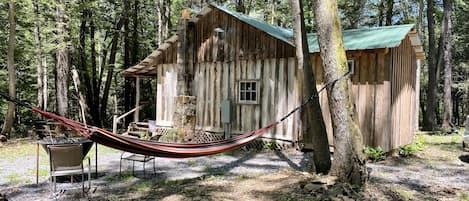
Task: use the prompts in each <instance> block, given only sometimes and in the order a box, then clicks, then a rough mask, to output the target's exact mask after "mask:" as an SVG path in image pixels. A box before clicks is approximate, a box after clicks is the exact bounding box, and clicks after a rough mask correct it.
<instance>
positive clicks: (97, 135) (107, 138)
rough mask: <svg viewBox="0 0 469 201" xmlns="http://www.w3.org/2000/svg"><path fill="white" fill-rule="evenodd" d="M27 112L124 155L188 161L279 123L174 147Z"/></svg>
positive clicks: (234, 145)
mask: <svg viewBox="0 0 469 201" xmlns="http://www.w3.org/2000/svg"><path fill="white" fill-rule="evenodd" d="M31 110H32V111H33V112H36V113H39V114H41V115H42V116H44V117H46V118H49V119H53V120H55V121H57V122H59V123H61V124H62V125H64V126H65V127H68V128H70V129H72V130H74V131H76V132H77V133H79V134H81V135H82V136H84V137H85V138H88V139H90V140H92V141H95V142H97V143H99V144H102V145H105V146H108V147H112V148H115V149H119V150H123V151H127V152H132V153H137V154H143V155H149V156H157V157H165V158H190V157H199V156H207V155H212V154H217V153H221V152H224V151H228V150H231V149H235V148H237V147H240V146H243V145H245V144H247V143H249V142H251V141H253V140H254V139H256V138H257V137H259V136H261V135H262V134H264V133H265V132H266V131H268V130H269V129H272V128H273V127H275V126H276V125H277V124H279V122H280V121H276V122H274V123H272V124H270V125H268V126H266V127H263V128H260V129H258V130H255V131H252V132H249V133H245V134H243V135H240V136H237V137H234V138H230V139H227V140H221V141H215V142H209V143H197V144H176V143H163V142H155V141H146V140H140V139H136V138H130V137H125V136H122V135H118V134H114V133H112V132H109V131H107V130H104V129H102V128H98V127H94V126H87V125H84V124H82V123H80V122H77V121H75V120H72V119H68V118H65V117H62V116H59V115H56V114H53V113H50V112H45V111H42V110H40V109H38V108H35V107H31Z"/></svg>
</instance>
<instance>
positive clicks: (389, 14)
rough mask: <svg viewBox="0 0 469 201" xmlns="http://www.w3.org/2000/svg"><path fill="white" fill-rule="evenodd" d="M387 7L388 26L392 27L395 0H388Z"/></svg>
mask: <svg viewBox="0 0 469 201" xmlns="http://www.w3.org/2000/svg"><path fill="white" fill-rule="evenodd" d="M386 3H387V5H386V9H387V10H386V26H389V25H392V16H393V8H394V0H388V1H387V2H386Z"/></svg>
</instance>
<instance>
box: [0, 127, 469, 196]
mask: <svg viewBox="0 0 469 201" xmlns="http://www.w3.org/2000/svg"><path fill="white" fill-rule="evenodd" d="M461 134H462V133H459V134H453V135H428V134H419V135H417V136H416V141H421V142H423V143H424V146H423V147H424V148H423V150H422V151H420V152H417V153H414V154H413V155H411V156H408V157H386V160H383V161H378V162H370V163H368V169H369V170H370V174H369V183H368V185H367V186H366V187H365V188H363V189H357V188H354V187H351V186H347V185H342V184H335V185H333V184H334V182H333V178H331V177H322V176H318V175H314V174H309V173H306V172H304V171H303V170H304V168H303V166H304V164H307V163H308V161H305V158H304V157H303V155H302V153H300V152H296V151H295V150H289V151H284V152H273V151H264V152H244V151H235V152H230V153H228V154H220V155H215V156H210V157H201V158H193V159H176V160H173V159H159V158H157V159H156V162H157V172H156V174H154V175H153V176H151V177H146V178H144V177H143V174H142V171H141V169H138V168H137V172H136V176H134V175H132V174H131V171H130V169H131V168H130V167H129V164H125V166H124V173H123V174H121V175H119V173H118V171H119V169H118V168H119V166H118V165H119V156H120V153H121V152H119V151H117V150H113V149H109V148H105V147H98V150H99V156H98V157H99V163H100V165H99V167H100V168H99V171H100V172H101V173H102V175H101V176H100V177H99V178H98V179H94V180H93V187H92V189H91V191H90V192H89V193H88V196H87V197H85V198H81V197H80V196H79V194H78V193H76V191H73V190H72V191H66V192H65V193H63V194H60V195H58V196H57V197H56V198H58V200H80V199H81V200H88V199H89V200H171V201H172V200H175V201H178V200H181V201H185V200H261V201H262V200H281V201H290V200H469V174H468V171H469V163H467V162H469V161H468V160H467V159H469V152H464V151H463V150H462V148H461ZM15 153H17V155H15ZM0 154H2V158H0V165H1V166H0V167H1V168H0V193H2V194H4V195H6V197H7V199H9V200H49V199H50V198H51V196H50V193H49V189H48V182H47V174H48V172H47V167H48V164H47V160H46V156H45V153H42V154H41V157H42V159H41V163H40V164H41V169H40V178H41V179H40V183H39V185H35V184H32V183H33V180H32V178H33V174H31V173H33V172H34V171H32V168H33V167H34V165H35V161H34V160H31V159H34V154H35V145H33V144H31V143H30V142H28V141H27V140H22V141H17V142H12V143H10V144H5V145H3V146H2V147H0ZM12 155H15V156H12ZM90 156H91V157H94V152H93V151H92V152H90ZM43 160H45V161H43ZM6 166H8V167H10V166H13V167H14V168H5V167H6ZM138 167H140V166H138ZM147 171H150V172H151V170H150V169H147ZM330 181H332V182H330ZM64 185H65V186H66V184H62V186H64ZM59 187H60V186H59Z"/></svg>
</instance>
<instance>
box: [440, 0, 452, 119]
mask: <svg viewBox="0 0 469 201" xmlns="http://www.w3.org/2000/svg"><path fill="white" fill-rule="evenodd" d="M443 2H444V12H443V22H442V24H443V26H444V28H443V31H444V35H443V37H444V43H443V45H444V47H443V48H444V50H443V63H444V76H445V77H444V79H445V83H444V88H443V94H444V95H443V107H444V113H443V124H442V127H443V128H450V127H451V126H452V112H453V108H452V107H453V106H452V101H451V98H452V97H451V85H452V79H451V73H452V64H451V59H452V58H451V49H452V47H451V42H452V40H451V39H452V33H451V32H452V21H451V14H452V3H453V2H452V0H444V1H443Z"/></svg>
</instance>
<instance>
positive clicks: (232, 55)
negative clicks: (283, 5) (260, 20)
mask: <svg viewBox="0 0 469 201" xmlns="http://www.w3.org/2000/svg"><path fill="white" fill-rule="evenodd" d="M216 28H221V29H222V30H223V31H224V34H223V35H224V37H223V40H215V38H216V37H215V35H214V34H215V31H214V30H215V29H216ZM194 35H195V44H194V47H196V48H197V49H196V51H195V52H196V59H195V62H197V63H204V62H211V61H212V62H213V61H216V59H217V58H219V54H223V57H224V58H225V59H224V60H225V61H239V60H257V59H267V58H287V57H293V56H294V54H295V50H294V47H293V46H292V45H290V44H288V43H285V42H283V41H281V40H279V39H277V38H274V37H272V36H270V35H268V34H267V33H265V32H263V31H261V30H258V29H256V28H255V27H253V26H251V25H249V24H246V23H244V22H242V21H240V20H238V19H236V18H234V17H231V16H230V15H228V14H226V13H225V12H223V11H221V10H218V9H212V10H211V11H210V12H209V13H208V14H206V15H203V16H200V17H199V18H198V20H197V22H195V34H194ZM219 43H223V44H222V45H221V46H222V48H221V50H220V49H219V48H218V47H219V46H220V44H219Z"/></svg>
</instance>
